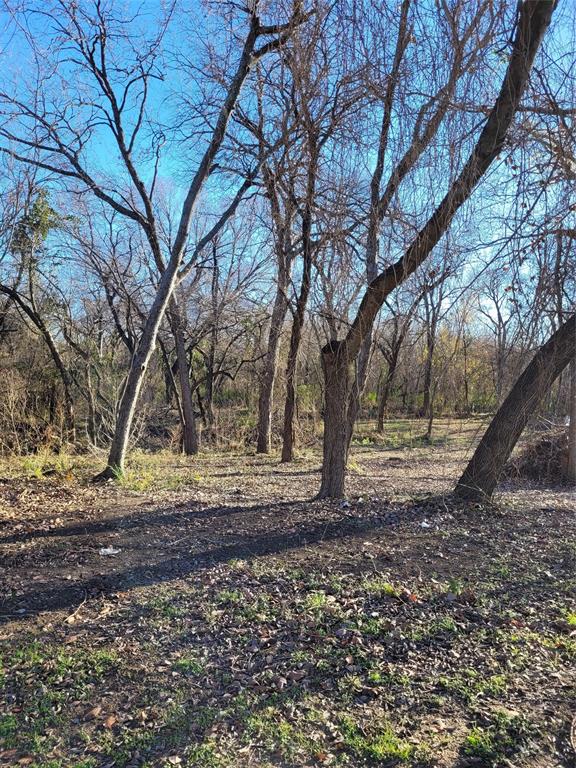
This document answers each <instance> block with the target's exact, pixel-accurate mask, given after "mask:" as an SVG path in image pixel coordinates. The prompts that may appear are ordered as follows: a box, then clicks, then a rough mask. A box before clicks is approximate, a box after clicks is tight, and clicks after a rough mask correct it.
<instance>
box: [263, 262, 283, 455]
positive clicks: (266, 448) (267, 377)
mask: <svg viewBox="0 0 576 768" xmlns="http://www.w3.org/2000/svg"><path fill="white" fill-rule="evenodd" d="M288 277H289V275H288V274H286V275H285V279H284V275H282V276H280V275H279V277H278V287H277V290H276V298H275V299H274V307H273V309H272V317H271V319H270V333H269V334H268V348H267V350H266V359H265V362H264V375H263V376H262V382H261V384H260V395H259V398H258V428H257V429H258V432H257V439H256V453H270V449H271V447H272V405H273V396H274V382H275V381H276V371H277V369H278V353H279V348H280V336H281V334H282V326H283V325H284V318H285V317H286V311H287V309H288V301H287V299H286V290H287V288H288Z"/></svg>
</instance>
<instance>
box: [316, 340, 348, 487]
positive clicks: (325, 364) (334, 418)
mask: <svg viewBox="0 0 576 768" xmlns="http://www.w3.org/2000/svg"><path fill="white" fill-rule="evenodd" d="M341 345H342V342H339V341H331V342H330V343H329V344H327V345H326V346H325V347H324V348H323V349H322V371H323V374H324V440H323V457H322V482H321V485H320V491H319V492H318V498H319V499H325V498H330V499H340V498H342V497H343V496H344V483H345V476H346V462H347V460H348V422H347V419H346V415H347V410H348V400H349V397H350V389H351V387H352V376H351V364H350V362H349V361H348V359H347V358H346V357H345V356H343V355H341V354H339V352H340V349H341Z"/></svg>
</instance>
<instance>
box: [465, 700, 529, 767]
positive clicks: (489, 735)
mask: <svg viewBox="0 0 576 768" xmlns="http://www.w3.org/2000/svg"><path fill="white" fill-rule="evenodd" d="M531 731H532V728H531V727H530V724H529V723H528V721H527V720H526V719H525V718H524V717H522V716H521V715H512V716H511V715H509V714H507V713H505V712H497V713H496V714H495V715H494V716H493V717H491V718H490V719H489V720H488V722H487V724H486V725H484V726H477V727H475V728H473V729H472V730H471V731H470V733H469V734H468V735H467V736H466V739H465V741H464V744H463V745H462V752H463V754H464V755H466V756H468V757H474V758H478V759H479V760H482V761H483V762H482V765H485V766H487V768H489V766H498V765H501V764H502V761H503V760H505V759H507V758H510V757H512V756H514V755H515V754H517V753H518V752H519V751H520V750H521V749H522V748H524V747H525V746H526V745H527V742H528V738H529V736H530V733H531Z"/></svg>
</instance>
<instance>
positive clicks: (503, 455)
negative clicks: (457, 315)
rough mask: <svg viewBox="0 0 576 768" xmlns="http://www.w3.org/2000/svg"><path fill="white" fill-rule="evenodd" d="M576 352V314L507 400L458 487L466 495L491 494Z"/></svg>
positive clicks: (486, 496) (536, 358)
mask: <svg viewBox="0 0 576 768" xmlns="http://www.w3.org/2000/svg"><path fill="white" fill-rule="evenodd" d="M575 355H576V315H572V316H571V317H570V318H569V319H568V320H567V321H566V322H565V323H563V324H562V325H561V326H560V328H559V329H558V330H557V331H556V332H555V333H554V334H553V335H552V336H551V337H550V339H549V340H548V341H547V342H546V344H544V345H543V346H542V347H540V349H539V350H538V352H537V353H536V355H535V356H534V358H533V359H532V361H531V363H530V364H529V365H528V367H527V368H526V369H525V371H524V372H523V373H522V375H521V376H520V378H519V379H518V380H517V381H516V384H514V386H513V387H512V391H511V392H510V394H509V395H508V397H507V398H506V399H505V400H504V402H503V403H502V405H501V406H500V408H499V409H498V411H497V413H496V415H495V416H494V418H493V419H492V421H491V423H490V426H489V427H488V429H487V430H486V432H485V434H484V436H483V438H482V440H481V441H480V443H479V445H478V447H477V448H476V450H475V452H474V455H473V456H472V458H471V460H470V462H469V464H468V466H467V467H466V469H465V470H464V473H463V474H462V477H461V478H460V480H459V481H458V484H457V486H456V489H455V493H456V495H457V496H459V497H460V498H463V499H470V500H476V501H479V500H482V499H489V498H490V497H491V496H492V493H493V491H494V488H495V487H496V483H497V482H498V478H499V477H500V475H501V474H502V470H503V469H504V465H505V464H506V462H507V460H508V458H509V457H510V454H511V453H512V450H513V448H514V446H515V445H516V443H517V441H518V438H519V437H520V435H521V434H522V431H523V429H524V427H525V426H526V424H527V423H528V420H529V419H530V417H531V416H532V414H533V413H534V412H535V410H536V408H537V407H538V404H539V403H540V401H541V400H542V398H543V397H544V396H545V395H546V394H547V393H548V392H549V390H550V387H551V386H552V384H553V383H554V381H555V380H556V379H557V378H558V376H559V375H560V374H561V372H562V371H563V369H564V368H566V366H567V365H568V364H569V363H570V361H571V360H572V359H573V358H574V356H575Z"/></svg>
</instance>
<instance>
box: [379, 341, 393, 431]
mask: <svg viewBox="0 0 576 768" xmlns="http://www.w3.org/2000/svg"><path fill="white" fill-rule="evenodd" d="M397 366H398V355H394V356H393V357H391V358H390V360H388V371H387V372H386V378H385V379H384V386H383V387H382V392H381V393H380V402H379V403H378V424H377V427H376V431H377V432H378V433H379V434H382V432H384V418H385V416H386V408H387V406H388V398H389V397H390V389H391V388H392V383H393V381H394V377H395V375H396V368H397Z"/></svg>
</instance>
